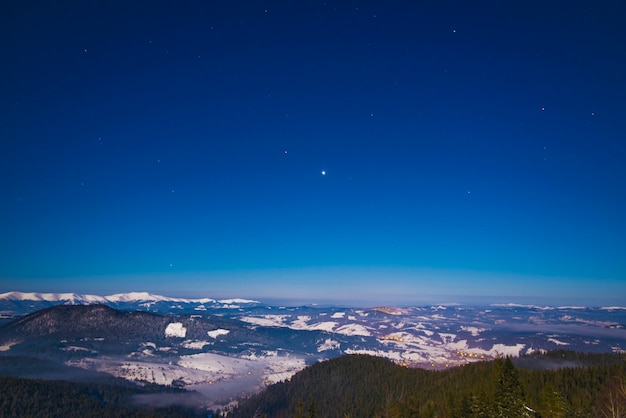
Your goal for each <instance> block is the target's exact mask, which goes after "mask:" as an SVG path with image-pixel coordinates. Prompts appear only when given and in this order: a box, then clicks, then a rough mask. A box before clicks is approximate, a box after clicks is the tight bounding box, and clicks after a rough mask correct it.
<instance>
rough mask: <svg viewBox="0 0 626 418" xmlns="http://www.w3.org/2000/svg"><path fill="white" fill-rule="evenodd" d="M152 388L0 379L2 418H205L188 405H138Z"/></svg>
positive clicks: (5, 377) (4, 377) (154, 393)
mask: <svg viewBox="0 0 626 418" xmlns="http://www.w3.org/2000/svg"><path fill="white" fill-rule="evenodd" d="M149 394H152V395H156V392H155V391H154V390H151V389H142V388H138V387H129V386H116V385H98V384H85V383H77V382H68V381H51V380H31V379H22V378H17V377H7V376H0V416H1V417H32V418H36V417H42V418H44V417H45V418H50V417H59V418H61V417H63V418H66V417H87V418H88V417H97V418H108V417H111V418H114V417H121V418H130V417H189V418H192V417H193V418H196V417H200V416H202V417H206V416H207V414H206V412H205V413H203V414H202V413H200V411H199V410H196V409H194V408H193V407H187V406H177V405H175V406H166V407H156V406H154V407H153V406H150V405H146V404H145V403H142V404H136V403H135V402H134V396H136V395H149Z"/></svg>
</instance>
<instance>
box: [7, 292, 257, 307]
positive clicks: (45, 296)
mask: <svg viewBox="0 0 626 418" xmlns="http://www.w3.org/2000/svg"><path fill="white" fill-rule="evenodd" d="M1 300H6V301H33V302H54V303H58V302H65V303H130V302H175V303H198V304H205V303H206V304H213V303H219V304H223V305H232V304H256V303H260V302H258V301H254V300H248V299H238V298H235V299H224V300H220V301H216V300H215V299H211V298H200V299H185V298H171V297H167V296H162V295H155V294H152V293H149V292H128V293H116V294H113V295H108V296H98V295H81V294H77V293H37V292H15V291H14V292H6V293H0V301H1Z"/></svg>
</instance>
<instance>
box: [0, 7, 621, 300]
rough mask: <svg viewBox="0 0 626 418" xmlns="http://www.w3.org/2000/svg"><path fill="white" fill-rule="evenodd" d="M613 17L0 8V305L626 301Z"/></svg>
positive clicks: (614, 10) (387, 10)
mask: <svg viewBox="0 0 626 418" xmlns="http://www.w3.org/2000/svg"><path fill="white" fill-rule="evenodd" d="M625 15H626V6H624V5H623V4H622V2H620V1H607V2H600V3H598V4H592V3H589V2H577V1H558V2H552V1H494V2H467V1H459V2H445V1H432V2H426V1H424V2H413V1H411V2H409V1H406V2H384V1H379V2H374V1H365V2H361V1H340V2H333V1H326V2H321V1H320V2H312V1H283V2H261V1H243V2H240V1H198V2H163V1H151V2H126V1H124V2H122V1H120V2H114V1H102V2H96V1H89V2H64V1H61V2H44V1H35V2H29V1H19V2H3V3H2V5H1V6H0V39H1V41H0V54H1V55H0V56H1V57H2V65H0V91H1V92H2V93H1V94H0V139H1V143H0V182H1V183H0V186H1V189H0V190H1V194H0V199H1V200H0V231H1V233H0V285H1V286H0V292H1V291H9V290H22V291H51V292H56V291H77V292H84V293H98V294H106V293H116V292H124V291H131V290H147V291H151V292H154V293H161V294H166V295H171V296H191V297H201V296H202V297H204V296H211V297H225V296H240V297H252V298H257V299H262V300H266V299H274V300H278V299H284V300H292V301H296V300H298V301H300V300H308V301H334V302H337V303H345V304H359V303H369V304H371V303H374V304H376V303H378V302H381V303H382V302H384V303H398V304H411V303H422V302H426V301H433V302H435V301H464V300H479V299H480V300H488V301H496V302H506V301H530V302H533V301H536V302H545V303H589V304H615V303H623V304H626V152H625V148H626V124H625V116H624V115H626V77H625V76H624V74H626V47H624V45H626V25H624V21H623V18H624V16H625ZM323 172H324V173H325V174H323Z"/></svg>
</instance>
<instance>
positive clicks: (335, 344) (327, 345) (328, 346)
mask: <svg viewBox="0 0 626 418" xmlns="http://www.w3.org/2000/svg"><path fill="white" fill-rule="evenodd" d="M340 347H341V344H340V343H339V341H335V340H332V339H330V338H326V340H324V342H323V343H322V344H320V345H319V346H318V347H317V352H318V353H321V352H322V351H327V350H338V349H339V348H340Z"/></svg>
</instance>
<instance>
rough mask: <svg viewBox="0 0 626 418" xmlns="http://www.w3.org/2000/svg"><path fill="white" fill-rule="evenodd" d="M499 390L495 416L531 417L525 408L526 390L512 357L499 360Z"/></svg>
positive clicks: (509, 417) (496, 367)
mask: <svg viewBox="0 0 626 418" xmlns="http://www.w3.org/2000/svg"><path fill="white" fill-rule="evenodd" d="M495 369H496V376H497V388H496V398H495V410H494V415H495V417H497V418H511V417H527V416H530V414H529V413H528V410H527V409H526V408H525V406H524V390H523V388H522V385H521V383H520V381H519V376H518V374H517V370H516V369H515V366H514V365H513V361H512V360H511V358H510V357H507V358H506V359H502V358H498V359H497V360H496V364H495Z"/></svg>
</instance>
